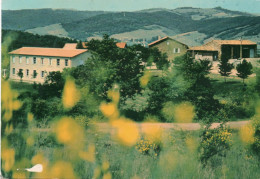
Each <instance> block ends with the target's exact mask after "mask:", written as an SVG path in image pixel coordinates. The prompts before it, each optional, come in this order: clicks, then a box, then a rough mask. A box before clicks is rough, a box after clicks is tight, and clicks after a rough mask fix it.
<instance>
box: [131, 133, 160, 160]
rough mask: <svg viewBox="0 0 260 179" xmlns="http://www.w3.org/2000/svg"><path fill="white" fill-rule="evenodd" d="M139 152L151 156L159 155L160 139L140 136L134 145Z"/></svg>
mask: <svg viewBox="0 0 260 179" xmlns="http://www.w3.org/2000/svg"><path fill="white" fill-rule="evenodd" d="M135 148H136V149H137V150H138V151H139V152H140V153H141V154H144V155H149V156H152V157H157V156H159V154H160V152H161V150H162V144H161V142H160V141H153V140H149V139H147V138H141V139H140V140H139V141H138V142H137V144H136V147H135Z"/></svg>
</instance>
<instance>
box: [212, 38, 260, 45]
mask: <svg viewBox="0 0 260 179" xmlns="http://www.w3.org/2000/svg"><path fill="white" fill-rule="evenodd" d="M212 42H215V43H218V44H220V45H241V44H242V45H256V43H255V42H253V41H251V40H243V39H242V40H212Z"/></svg>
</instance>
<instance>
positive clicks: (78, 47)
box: [76, 40, 84, 49]
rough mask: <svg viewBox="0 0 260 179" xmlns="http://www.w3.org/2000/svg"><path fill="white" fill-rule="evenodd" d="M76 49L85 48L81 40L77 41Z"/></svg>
mask: <svg viewBox="0 0 260 179" xmlns="http://www.w3.org/2000/svg"><path fill="white" fill-rule="evenodd" d="M76 49H84V48H83V45H82V41H81V40H80V41H79V42H78V43H77V47H76Z"/></svg>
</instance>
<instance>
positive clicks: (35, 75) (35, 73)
mask: <svg viewBox="0 0 260 179" xmlns="http://www.w3.org/2000/svg"><path fill="white" fill-rule="evenodd" d="M36 77H37V72H36V70H33V78H36Z"/></svg>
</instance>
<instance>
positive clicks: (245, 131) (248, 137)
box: [240, 124, 254, 144]
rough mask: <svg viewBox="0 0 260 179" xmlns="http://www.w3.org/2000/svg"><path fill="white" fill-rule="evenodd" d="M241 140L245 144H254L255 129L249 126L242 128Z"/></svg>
mask: <svg viewBox="0 0 260 179" xmlns="http://www.w3.org/2000/svg"><path fill="white" fill-rule="evenodd" d="M240 138H241V140H242V142H244V143H246V144H247V143H253V142H254V128H253V127H252V126H251V125H250V124H249V125H245V126H243V127H241V128H240Z"/></svg>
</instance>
